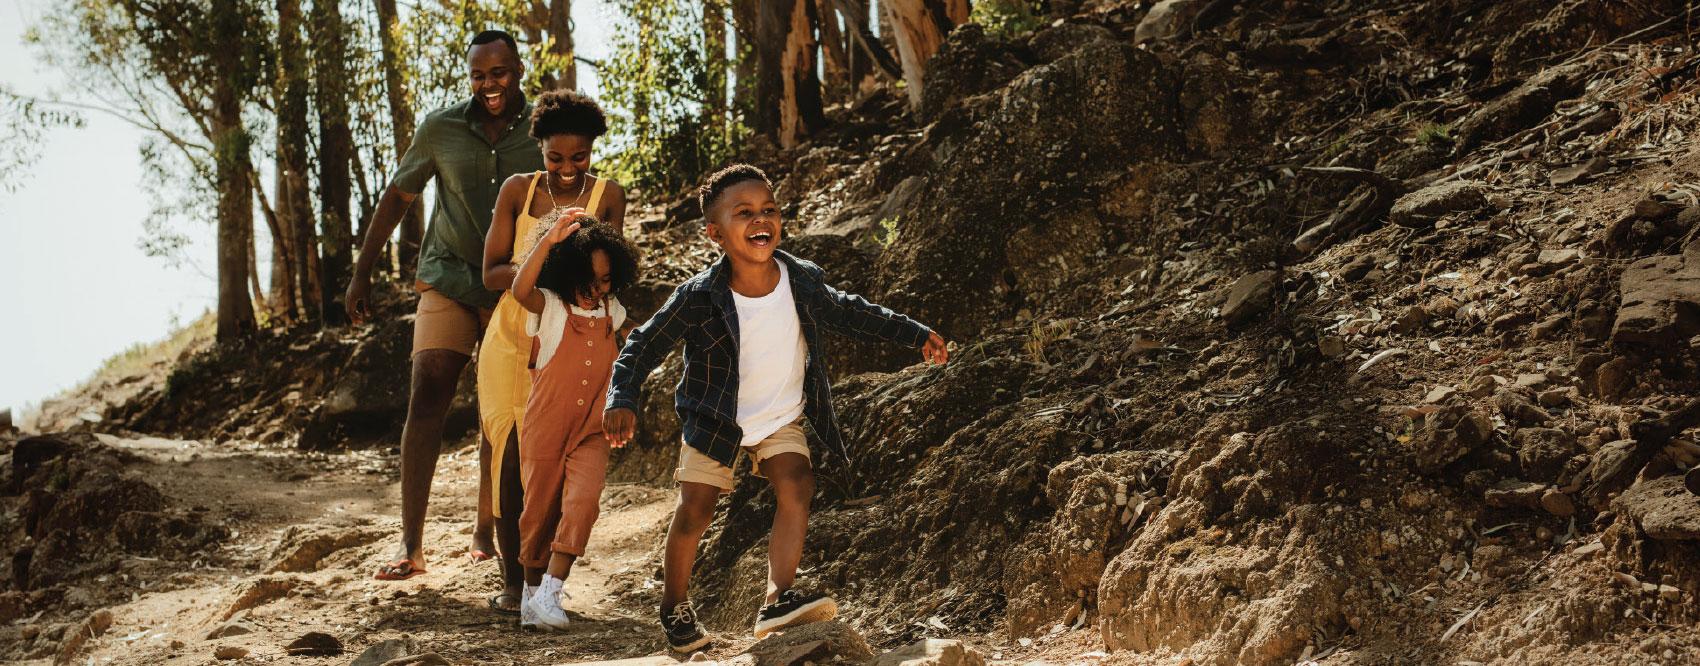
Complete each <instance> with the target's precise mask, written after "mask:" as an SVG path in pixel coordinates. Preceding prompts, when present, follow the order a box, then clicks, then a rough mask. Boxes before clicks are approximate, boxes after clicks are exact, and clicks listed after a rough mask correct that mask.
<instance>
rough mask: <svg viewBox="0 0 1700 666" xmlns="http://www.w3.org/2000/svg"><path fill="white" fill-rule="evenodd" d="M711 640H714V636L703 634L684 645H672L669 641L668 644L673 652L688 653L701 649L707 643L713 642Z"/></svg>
mask: <svg viewBox="0 0 1700 666" xmlns="http://www.w3.org/2000/svg"><path fill="white" fill-rule="evenodd" d="M713 642H714V637H712V636H709V635H708V634H703V635H702V637H701V638H698V639H696V640H694V641H691V642H689V643H686V644H684V645H672V644H671V643H669V644H668V646H669V647H671V648H672V649H673V651H674V652H677V653H679V654H688V653H691V652H696V651H697V650H701V649H703V648H704V647H706V646H707V645H708V644H709V643H713Z"/></svg>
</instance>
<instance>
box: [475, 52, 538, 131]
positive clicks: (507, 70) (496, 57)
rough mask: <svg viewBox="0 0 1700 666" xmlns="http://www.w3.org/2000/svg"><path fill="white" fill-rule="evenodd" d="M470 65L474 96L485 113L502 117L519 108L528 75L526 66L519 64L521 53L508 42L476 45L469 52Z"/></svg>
mask: <svg viewBox="0 0 1700 666" xmlns="http://www.w3.org/2000/svg"><path fill="white" fill-rule="evenodd" d="M466 66H467V72H468V76H467V78H468V80H469V82H470V83H471V84H472V97H473V100H474V101H476V102H477V103H478V107H479V108H481V109H484V112H485V113H488V114H490V116H491V117H498V118H499V117H501V116H502V115H503V114H505V113H508V112H510V111H517V110H518V109H519V106H520V91H519V85H520V80H522V79H524V78H525V68H524V67H523V66H521V65H520V64H519V54H517V53H514V50H513V49H510V48H508V45H507V43H506V42H503V41H501V40H496V41H494V42H490V43H488V44H474V45H472V48H471V49H470V50H468V51H467V53H466Z"/></svg>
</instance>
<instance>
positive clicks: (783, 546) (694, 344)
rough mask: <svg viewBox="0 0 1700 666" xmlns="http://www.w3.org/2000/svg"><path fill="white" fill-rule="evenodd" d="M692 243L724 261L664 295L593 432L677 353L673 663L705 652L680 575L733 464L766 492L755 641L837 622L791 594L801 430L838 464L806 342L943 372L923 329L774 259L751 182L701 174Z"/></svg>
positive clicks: (618, 415) (740, 173)
mask: <svg viewBox="0 0 1700 666" xmlns="http://www.w3.org/2000/svg"><path fill="white" fill-rule="evenodd" d="M697 196H698V198H699V201H700V203H701V205H702V210H703V215H704V217H705V219H706V225H705V231H706V233H707V234H708V237H709V239H710V240H712V241H714V243H715V244H716V245H718V246H719V247H720V249H721V251H722V252H723V253H724V254H723V256H722V257H721V258H720V260H719V261H718V262H716V263H715V264H714V265H713V266H711V267H710V268H708V269H707V270H705V271H703V272H701V273H699V274H697V275H696V276H695V277H692V278H691V279H689V280H687V281H685V282H684V283H683V284H681V285H679V287H678V289H676V290H674V292H673V296H672V297H671V298H669V299H668V301H667V303H666V304H665V305H663V306H662V307H661V310H660V311H659V312H657V313H656V314H655V316H654V317H651V318H650V320H649V321H648V322H646V323H644V325H643V326H641V327H639V328H638V329H637V330H636V331H634V332H633V333H632V335H631V338H630V340H629V341H628V342H627V343H626V347H625V349H624V350H623V351H622V352H621V354H620V357H619V359H618V360H616V361H615V362H614V376H613V380H612V383H611V384H610V386H609V389H608V402H607V406H606V407H607V411H606V413H605V414H604V417H603V418H604V431H605V432H606V433H607V435H608V437H609V439H610V440H611V441H613V442H614V443H616V445H623V444H624V443H625V442H626V441H627V440H629V439H631V436H632V431H633V430H634V429H635V427H636V422H637V415H636V411H635V410H636V409H637V405H638V403H639V400H640V398H641V395H640V393H641V391H642V388H643V380H644V378H645V377H648V376H649V373H650V371H652V370H654V369H655V367H656V366H657V365H658V364H660V362H661V360H662V359H663V358H665V357H666V356H667V353H668V352H669V351H671V350H672V348H673V346H674V345H676V344H677V343H678V342H679V341H680V340H684V343H685V373H684V378H683V380H681V381H680V382H679V386H678V388H677V391H676V393H675V398H674V406H675V409H676V410H677V411H678V414H679V422H680V424H681V429H682V430H683V432H684V442H683V444H682V445H681V447H680V453H679V466H678V469H677V470H675V472H674V478H675V480H677V481H678V482H679V504H678V507H677V509H676V510H675V511H674V514H673V522H672V525H671V527H670V528H669V529H668V531H667V544H666V553H665V556H664V561H663V567H664V584H663V587H662V594H661V626H662V629H663V631H664V632H665V633H666V634H667V641H668V644H669V645H671V646H672V648H673V649H674V650H675V651H678V652H690V651H693V650H697V649H700V648H702V647H703V646H705V645H707V644H708V643H709V642H710V638H709V636H708V635H707V634H706V633H704V632H703V631H702V629H701V628H700V627H699V626H698V625H697V620H696V612H695V610H694V608H693V607H692V606H691V603H690V600H689V598H688V594H687V592H688V588H689V584H690V575H691V568H692V565H693V564H694V563H695V560H696V549H697V545H698V544H699V543H700V542H701V540H702V535H703V532H704V531H706V530H707V529H708V525H709V523H710V522H711V521H712V520H713V518H714V504H715V500H716V499H717V498H718V497H719V495H720V494H721V493H724V492H729V491H730V490H731V489H732V487H733V469H734V468H735V467H736V466H737V462H738V458H740V457H747V458H749V459H750V461H751V463H752V466H753V471H754V472H755V473H756V474H757V475H758V476H761V477H764V478H766V479H767V480H768V482H769V483H771V484H772V485H773V490H774V495H775V499H776V502H775V504H776V507H775V510H774V515H773V531H772V533H771V535H770V537H769V540H768V582H767V597H766V600H765V602H764V605H763V606H762V607H761V610H760V611H759V612H758V613H757V614H756V624H755V635H756V637H757V638H761V637H763V636H766V635H767V634H769V633H771V632H774V631H778V630H781V629H785V628H788V627H794V626H798V625H802V624H807V623H810V622H819V621H823V620H828V619H831V618H832V617H834V616H835V615H836V614H837V609H838V607H837V604H836V603H835V602H834V601H833V600H832V599H831V598H830V597H827V596H825V595H823V594H819V593H806V592H802V591H799V590H796V589H793V587H792V585H793V583H794V581H795V579H796V574H797V566H798V563H799V562H801V560H802V556H803V537H804V534H805V532H806V530H807V528H808V518H809V502H810V500H811V499H812V497H813V496H814V488H815V480H814V470H813V468H812V465H811V461H810V454H809V446H808V438H807V435H806V434H805V428H810V429H812V430H814V431H815V435H816V437H817V438H818V439H819V440H820V441H821V442H822V443H823V444H825V445H826V447H827V450H829V451H831V452H833V453H836V454H838V455H839V456H842V457H844V458H846V459H848V458H849V455H848V453H847V452H846V450H845V447H844V442H843V438H842V436H841V435H840V433H839V432H838V423H837V419H836V417H835V415H834V414H833V410H832V396H831V393H830V381H829V379H828V377H827V374H826V368H825V365H824V359H825V350H824V347H823V343H822V342H821V340H820V336H819V335H818V331H819V329H821V328H824V329H826V330H828V331H831V332H834V333H838V334H840V335H847V336H852V337H856V338H862V339H869V340H883V341H887V342H895V343H900V344H904V345H908V346H910V347H915V348H920V349H921V353H922V356H923V357H924V358H925V359H926V360H928V361H930V362H933V363H939V364H943V363H945V362H946V361H947V360H948V352H947V351H946V348H945V341H944V339H943V338H941V337H939V335H938V334H937V333H934V332H933V331H932V330H931V329H929V328H927V327H926V326H922V325H921V324H919V323H916V322H915V321H914V320H912V319H910V318H908V317H905V316H903V315H900V314H897V313H894V312H892V311H891V310H888V309H886V308H883V307H880V306H878V305H874V304H872V303H869V302H868V301H866V300H864V299H863V298H862V297H860V296H856V295H854V294H847V293H844V292H842V291H839V290H837V289H834V288H833V287H832V286H831V285H828V284H826V282H825V277H824V274H823V272H822V271H821V268H820V267H819V266H816V265H814V264H812V263H810V262H808V261H804V260H802V259H798V258H797V257H794V256H792V255H790V254H788V253H785V252H781V251H779V242H780V239H781V238H782V237H783V234H782V227H783V225H782V224H781V220H780V217H779V204H778V203H776V202H775V201H774V199H773V185H772V183H770V182H769V181H768V179H767V175H766V174H764V173H762V171H761V170H760V169H757V168H756V167H753V166H750V165H747V164H738V165H734V166H731V167H727V168H726V169H722V170H721V171H719V172H717V173H715V174H713V175H712V176H710V177H709V179H708V182H707V183H706V184H704V185H703V186H702V188H701V189H700V190H699V192H698V195H697Z"/></svg>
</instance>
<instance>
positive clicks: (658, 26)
mask: <svg viewBox="0 0 1700 666" xmlns="http://www.w3.org/2000/svg"><path fill="white" fill-rule="evenodd" d="M610 4H611V5H612V6H613V9H614V10H615V11H617V12H619V13H620V14H621V15H623V16H624V17H625V19H626V20H624V21H619V22H617V23H616V26H615V28H614V32H613V34H612V35H610V41H611V42H612V44H611V46H612V47H613V49H612V53H611V54H610V55H609V57H608V58H607V60H606V61H605V62H604V63H603V67H602V71H601V77H600V78H601V81H602V96H603V97H602V100H601V102H602V105H603V108H604V109H605V110H607V111H608V113H609V115H611V116H613V119H612V120H611V122H610V125H611V126H612V127H613V129H614V131H613V133H612V134H611V135H610V136H609V137H608V138H606V139H604V141H608V142H609V143H611V144H612V147H613V148H614V150H613V151H612V152H613V154H612V156H611V157H609V158H607V159H606V161H605V162H604V171H605V172H606V173H608V174H609V175H612V176H613V177H615V178H617V179H619V180H621V181H623V182H625V183H627V184H629V185H634V186H637V187H640V188H646V189H654V190H656V191H659V192H676V191H679V190H681V189H684V188H686V187H689V186H691V185H694V184H696V182H697V181H698V180H699V179H701V177H702V175H703V174H705V173H707V172H709V171H711V170H713V169H714V168H716V167H718V166H719V165H720V164H721V163H723V162H724V161H725V160H726V159H728V158H730V157H731V156H732V155H733V154H734V152H736V148H737V146H738V145H739V143H740V142H742V141H743V140H744V139H745V138H746V137H747V136H748V135H749V132H748V130H747V129H745V128H744V127H743V125H742V123H740V122H739V121H738V120H737V119H736V118H735V117H727V116H725V115H721V114H717V113H712V112H708V111H706V109H709V108H710V100H709V95H708V94H707V91H711V90H716V89H718V90H724V89H725V87H726V82H725V80H724V67H715V66H714V65H715V63H714V62H713V59H714V58H722V59H723V58H724V57H725V56H724V54H709V53H706V49H705V48H704V46H703V37H702V24H703V15H702V11H703V7H704V4H705V3H702V2H684V1H682V0H612V1H611V2H610ZM723 9H724V7H722V6H719V5H715V10H716V11H720V10H723Z"/></svg>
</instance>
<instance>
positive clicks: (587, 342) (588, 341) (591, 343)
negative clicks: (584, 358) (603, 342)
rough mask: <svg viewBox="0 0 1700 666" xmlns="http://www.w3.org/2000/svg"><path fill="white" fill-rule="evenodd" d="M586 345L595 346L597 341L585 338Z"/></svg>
mask: <svg viewBox="0 0 1700 666" xmlns="http://www.w3.org/2000/svg"><path fill="white" fill-rule="evenodd" d="M584 346H586V347H594V346H596V343H595V342H592V341H590V340H585V341H584Z"/></svg>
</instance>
